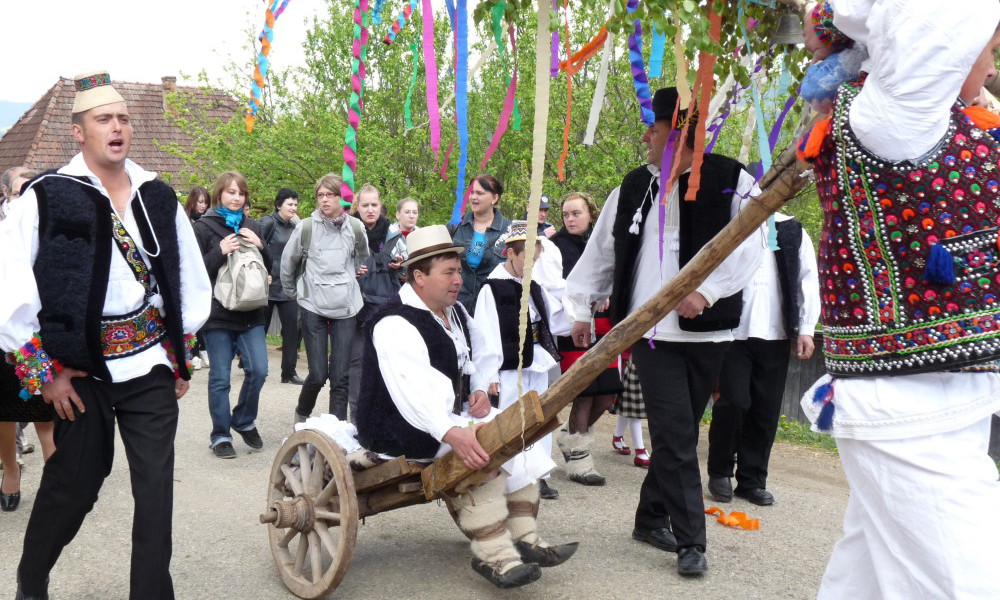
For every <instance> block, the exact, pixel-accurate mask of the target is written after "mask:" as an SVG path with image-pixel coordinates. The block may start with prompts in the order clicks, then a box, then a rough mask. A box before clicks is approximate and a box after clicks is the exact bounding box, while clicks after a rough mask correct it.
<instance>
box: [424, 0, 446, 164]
mask: <svg viewBox="0 0 1000 600" xmlns="http://www.w3.org/2000/svg"><path fill="white" fill-rule="evenodd" d="M421 6H422V9H423V24H424V31H423V34H424V35H423V37H424V39H423V44H424V74H425V76H426V80H427V114H428V116H429V118H430V128H431V150H433V151H434V160H435V161H437V158H438V152H439V151H440V149H441V108H440V107H439V106H438V79H437V69H438V67H437V57H436V56H435V55H434V12H433V10H432V9H431V0H422V4H421Z"/></svg>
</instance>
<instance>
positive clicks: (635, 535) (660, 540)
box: [632, 527, 677, 552]
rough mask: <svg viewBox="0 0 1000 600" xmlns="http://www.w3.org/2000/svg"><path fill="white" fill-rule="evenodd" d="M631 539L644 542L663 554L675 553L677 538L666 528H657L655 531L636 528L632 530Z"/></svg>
mask: <svg viewBox="0 0 1000 600" xmlns="http://www.w3.org/2000/svg"><path fill="white" fill-rule="evenodd" d="M632 539H633V540H638V541H640V542H646V543H647V544H649V545H650V546H652V547H654V548H659V549H660V550H663V551H664V552H676V551H677V538H675V537H674V534H673V532H672V531H670V530H669V529H667V528H666V527H659V528H657V529H643V528H642V527H636V528H635V529H633V530H632Z"/></svg>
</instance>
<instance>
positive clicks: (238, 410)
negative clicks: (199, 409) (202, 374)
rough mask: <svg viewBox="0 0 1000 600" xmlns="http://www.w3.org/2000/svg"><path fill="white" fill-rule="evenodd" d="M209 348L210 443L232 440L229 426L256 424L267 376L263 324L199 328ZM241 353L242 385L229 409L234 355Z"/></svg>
mask: <svg viewBox="0 0 1000 600" xmlns="http://www.w3.org/2000/svg"><path fill="white" fill-rule="evenodd" d="M201 333H202V336H203V337H204V338H205V347H206V348H207V349H208V360H209V362H210V363H211V366H210V367H209V370H208V412H209V414H210V415H211V417H212V444H211V445H212V447H213V448H214V447H215V446H216V445H218V444H219V443H220V442H231V441H233V436H232V435H230V433H229V430H230V428H232V429H235V430H236V431H247V430H249V429H253V428H254V427H256V426H257V425H256V423H255V421H256V420H257V406H258V405H259V404H260V390H261V389H262V388H263V387H264V380H265V379H267V345H266V343H265V341H264V326H263V325H258V326H257V327H251V328H250V329H247V330H246V331H230V330H228V329H209V330H207V331H202V332H201ZM237 350H239V352H240V353H242V354H243V371H244V377H243V386H242V387H241V388H240V396H239V400H238V401H237V403H236V407H235V408H233V409H232V412H230V410H229V388H230V387H231V379H230V378H231V377H232V367H233V357H234V356H236V351H237Z"/></svg>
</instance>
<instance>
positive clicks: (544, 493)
mask: <svg viewBox="0 0 1000 600" xmlns="http://www.w3.org/2000/svg"><path fill="white" fill-rule="evenodd" d="M538 494H539V495H540V496H541V497H542V499H544V500H558V499H559V490H557V489H555V488H551V487H549V484H547V483H545V480H544V479H539V480H538Z"/></svg>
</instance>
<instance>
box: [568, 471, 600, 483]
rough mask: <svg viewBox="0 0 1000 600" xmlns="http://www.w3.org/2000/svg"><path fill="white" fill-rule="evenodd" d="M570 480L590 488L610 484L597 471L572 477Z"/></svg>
mask: <svg viewBox="0 0 1000 600" xmlns="http://www.w3.org/2000/svg"><path fill="white" fill-rule="evenodd" d="M569 480H570V481H575V482H577V483H580V484H583V485H589V486H602V485H604V484H606V483H607V482H608V481H607V480H606V479H605V478H604V476H603V475H601V474H600V473H598V472H597V471H590V472H588V473H584V474H583V475H570V476H569Z"/></svg>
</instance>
